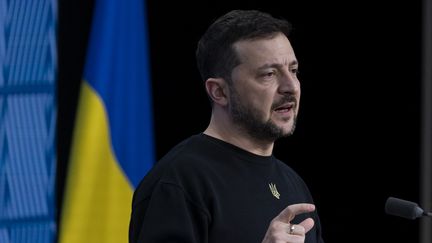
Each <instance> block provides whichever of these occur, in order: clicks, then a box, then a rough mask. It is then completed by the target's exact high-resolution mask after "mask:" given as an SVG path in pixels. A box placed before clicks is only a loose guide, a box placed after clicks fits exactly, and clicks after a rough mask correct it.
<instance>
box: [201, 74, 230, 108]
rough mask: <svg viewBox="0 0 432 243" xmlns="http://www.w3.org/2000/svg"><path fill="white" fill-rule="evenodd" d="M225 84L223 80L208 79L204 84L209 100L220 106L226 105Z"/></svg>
mask: <svg viewBox="0 0 432 243" xmlns="http://www.w3.org/2000/svg"><path fill="white" fill-rule="evenodd" d="M226 86H227V83H226V82H225V80H224V79H223V78H209V79H207V80H206V82H205V87H206V90H207V94H208V96H209V97H210V99H211V100H212V101H213V102H214V103H216V104H219V105H221V106H225V105H227V104H228V97H227V90H226Z"/></svg>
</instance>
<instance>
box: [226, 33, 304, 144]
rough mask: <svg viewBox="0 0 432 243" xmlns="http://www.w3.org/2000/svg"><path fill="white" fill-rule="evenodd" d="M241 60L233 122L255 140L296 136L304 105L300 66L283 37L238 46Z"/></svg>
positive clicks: (231, 97) (234, 76) (232, 106)
mask: <svg viewBox="0 0 432 243" xmlns="http://www.w3.org/2000/svg"><path fill="white" fill-rule="evenodd" d="M234 50H235V51H236V52H237V56H238V58H239V60H240V65H238V66H236V67H235V68H234V69H233V71H232V74H231V83H232V84H231V85H230V95H229V110H230V115H231V119H232V120H233V122H234V123H235V124H237V125H238V126H239V127H240V128H241V129H244V130H245V131H246V132H247V133H248V134H249V135H251V136H252V137H254V138H257V139H260V140H265V141H274V140H276V139H277V138H280V137H283V136H288V135H290V134H292V133H293V132H294V128H295V122H296V118H297V113H298V108H299V101H300V83H299V80H298V79H297V69H298V63H297V59H296V57H295V54H294V50H293V49H292V47H291V44H290V42H289V40H288V39H287V38H286V37H285V35H283V34H278V35H276V36H275V37H273V38H268V39H257V40H242V41H239V42H237V43H235V44H234Z"/></svg>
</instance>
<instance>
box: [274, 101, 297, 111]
mask: <svg viewBox="0 0 432 243" xmlns="http://www.w3.org/2000/svg"><path fill="white" fill-rule="evenodd" d="M294 106H295V103H294V102H289V103H285V104H282V105H280V106H278V107H276V108H275V109H274V111H276V112H278V113H284V112H289V111H290V110H292V109H293V108H294Z"/></svg>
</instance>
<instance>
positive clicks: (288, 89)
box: [278, 71, 300, 94]
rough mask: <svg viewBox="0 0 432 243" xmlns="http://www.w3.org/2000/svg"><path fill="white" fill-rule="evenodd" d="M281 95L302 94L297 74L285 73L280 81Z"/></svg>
mask: <svg viewBox="0 0 432 243" xmlns="http://www.w3.org/2000/svg"><path fill="white" fill-rule="evenodd" d="M278 91H279V93H281V94H287V93H289V94H297V93H299V92H300V82H299V80H298V78H297V75H296V73H293V72H291V71H286V72H284V74H283V75H281V77H280V79H279V89H278Z"/></svg>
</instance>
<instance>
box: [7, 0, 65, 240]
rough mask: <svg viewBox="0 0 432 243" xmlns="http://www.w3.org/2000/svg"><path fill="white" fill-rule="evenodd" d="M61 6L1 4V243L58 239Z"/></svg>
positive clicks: (49, 1)
mask: <svg viewBox="0 0 432 243" xmlns="http://www.w3.org/2000/svg"><path fill="white" fill-rule="evenodd" d="M56 11H57V3H56V1H55V0H36V1H26V0H11V1H5V0H3V1H0V242H1V243H9V242H10V243H18V242H19V243H21V242H29V243H30V242H32V243H39V242H40V243H46V242H53V240H54V238H55V230H56V225H55V218H54V213H55V211H54V210H55V207H54V202H55V198H54V196H55V195H54V193H55V171H56V155H55V125H56V124H55V123H56V104H55V80H56V77H55V75H56V68H57V66H56V62H57V59H56V56H57V54H56V50H57V47H56V22H55V21H56V18H57V16H56V15H57V12H56Z"/></svg>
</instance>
